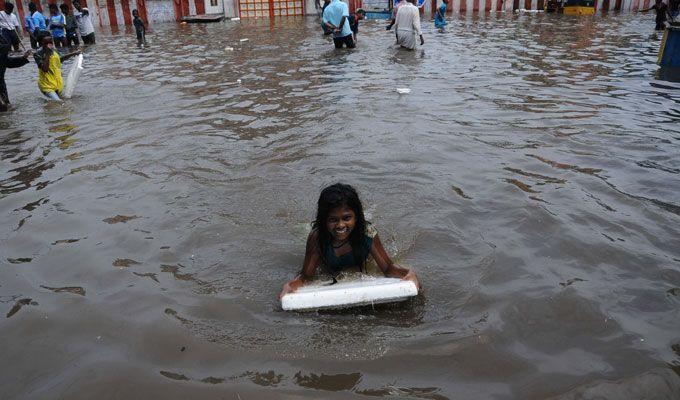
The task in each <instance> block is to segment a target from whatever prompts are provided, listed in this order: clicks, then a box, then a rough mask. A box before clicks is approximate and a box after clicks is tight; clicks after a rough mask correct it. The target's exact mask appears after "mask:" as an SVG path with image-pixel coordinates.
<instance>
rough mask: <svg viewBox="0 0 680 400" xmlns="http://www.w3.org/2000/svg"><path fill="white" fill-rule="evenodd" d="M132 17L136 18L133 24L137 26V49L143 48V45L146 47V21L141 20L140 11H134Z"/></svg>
mask: <svg viewBox="0 0 680 400" xmlns="http://www.w3.org/2000/svg"><path fill="white" fill-rule="evenodd" d="M132 16H133V17H135V18H134V19H133V20H132V24H133V25H134V26H135V33H137V47H142V45H146V27H145V26H144V21H142V19H141V18H139V11H137V10H136V9H135V10H132Z"/></svg>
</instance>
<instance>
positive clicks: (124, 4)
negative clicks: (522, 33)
mask: <svg viewBox="0 0 680 400" xmlns="http://www.w3.org/2000/svg"><path fill="white" fill-rule="evenodd" d="M10 1H12V0H10ZM31 1H32V2H34V3H36V5H37V6H38V10H39V11H41V12H43V13H44V14H45V15H47V14H48V6H49V4H50V3H54V2H58V4H61V3H62V2H63V3H66V4H70V3H71V0H63V1H56V0H15V13H16V14H17V16H18V17H19V18H20V20H21V21H23V19H24V16H25V15H26V13H27V12H28V3H29V2H31ZM320 1H321V2H323V1H322V0H320ZM344 1H347V2H348V3H349V6H350V10H352V11H353V10H355V9H356V8H359V7H362V8H364V9H366V10H367V11H385V10H387V9H389V3H388V1H390V0H344ZM545 1H546V0H450V2H449V7H448V10H447V13H450V14H453V13H463V14H464V13H477V12H497V11H506V12H512V11H514V10H542V9H543V7H544V2H545ZM80 3H81V4H82V5H83V6H86V7H87V8H88V9H89V10H90V13H91V15H92V20H93V23H94V24H95V25H99V26H100V27H103V26H114V27H115V26H122V25H131V24H132V10H133V9H137V10H139V14H140V16H141V18H142V19H143V20H144V21H145V22H147V23H150V24H153V23H157V22H172V21H177V22H179V21H181V20H182V17H185V16H189V15H203V14H218V15H224V16H225V17H227V18H235V17H240V18H277V17H289V16H302V15H307V14H310V15H313V14H316V13H317V10H316V9H315V7H314V0H80ZM440 3H441V0H425V2H424V4H423V7H422V10H423V13H424V14H425V15H432V13H433V12H434V10H435V9H436V7H437V5H438V4H440ZM652 3H653V0H596V2H595V7H596V9H597V10H598V11H635V10H638V9H642V8H647V7H649V6H650V5H651V4H652ZM2 7H4V1H0V9H2Z"/></svg>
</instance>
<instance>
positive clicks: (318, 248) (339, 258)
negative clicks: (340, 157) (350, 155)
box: [280, 183, 420, 297]
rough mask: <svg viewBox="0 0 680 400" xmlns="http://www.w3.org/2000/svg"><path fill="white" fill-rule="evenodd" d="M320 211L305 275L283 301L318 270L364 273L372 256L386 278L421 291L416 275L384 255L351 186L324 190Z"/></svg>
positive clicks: (288, 287)
mask: <svg viewBox="0 0 680 400" xmlns="http://www.w3.org/2000/svg"><path fill="white" fill-rule="evenodd" d="M317 207H318V208H317V212H316V220H315V221H314V223H313V225H312V231H311V232H310V234H309V237H308V238H307V249H306V251H305V260H304V263H303V264H302V271H301V272H300V274H299V275H298V276H297V277H295V279H293V280H292V281H290V282H288V283H286V284H285V285H283V290H282V291H281V295H280V297H283V295H285V294H286V293H291V292H294V291H296V290H297V289H298V288H299V287H300V286H302V285H304V283H305V282H307V281H309V280H311V279H312V278H313V277H314V275H315V273H316V269H317V268H318V267H319V266H325V267H326V268H327V269H328V271H329V272H330V273H331V274H333V275H337V274H339V273H340V272H342V271H344V270H347V269H352V268H358V269H359V271H361V272H365V271H366V259H367V258H368V256H369V255H370V256H371V257H373V260H374V261H375V262H376V264H377V265H378V267H380V270H381V271H382V273H383V274H384V275H385V276H387V277H393V278H401V279H404V280H411V281H413V282H414V283H415V284H416V287H418V289H420V283H419V282H418V278H417V277H416V274H415V273H414V272H413V271H410V270H408V269H407V268H404V267H401V266H399V265H397V264H395V263H393V262H392V260H391V259H390V257H389V256H388V255H387V252H385V249H384V248H383V245H382V242H381V241H380V237H379V236H378V234H377V232H376V230H375V228H373V226H372V225H371V224H370V223H369V222H367V221H366V219H365V217H364V209H363V206H362V205H361V200H359V195H358V194H357V192H356V190H354V188H353V187H352V186H350V185H345V184H342V183H336V184H335V185H332V186H329V187H327V188H325V189H324V190H322V191H321V195H320V196H319V202H318V206H317Z"/></svg>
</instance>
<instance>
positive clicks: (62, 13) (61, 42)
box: [0, 0, 95, 111]
mask: <svg viewBox="0 0 680 400" xmlns="http://www.w3.org/2000/svg"><path fill="white" fill-rule="evenodd" d="M73 8H75V11H73V12H71V8H70V6H69V5H67V4H62V5H61V6H57V5H56V4H54V3H53V4H50V6H49V10H50V15H49V16H48V17H46V16H44V15H43V14H42V13H41V12H39V11H38V7H37V5H36V4H35V3H33V2H31V3H28V11H29V13H28V14H27V15H26V17H25V18H24V28H25V29H26V32H27V33H28V36H29V39H30V42H31V47H32V48H33V49H36V51H35V52H34V53H33V58H34V60H35V63H36V65H37V67H38V88H39V89H40V91H41V92H42V93H43V94H44V95H45V96H46V97H48V98H50V99H55V100H58V99H60V98H61V92H62V90H63V89H64V81H63V78H62V75H61V62H62V61H64V60H66V59H68V58H70V57H73V56H75V55H77V54H80V50H75V51H71V52H69V53H65V52H61V53H60V52H59V51H58V50H57V49H60V48H67V47H77V46H80V41H81V40H82V42H83V43H84V44H94V43H95V35H94V25H93V24H92V20H91V18H90V13H89V12H88V10H87V8H85V7H81V5H80V3H79V2H78V0H75V1H73ZM13 11H14V4H12V3H9V2H6V3H5V9H4V10H3V11H0V29H1V31H0V111H6V110H7V108H8V106H9V96H8V94H7V86H6V84H5V71H6V69H7V68H18V67H21V66H23V65H26V64H27V63H28V62H29V61H28V58H29V57H30V55H31V51H30V50H28V51H26V49H25V48H24V46H23V44H22V43H21V36H22V33H21V27H20V26H19V22H18V20H17V18H16V16H15V15H14V14H13V13H12V12H13ZM12 48H13V49H14V51H15V52H18V51H19V50H20V48H23V49H24V53H23V54H21V55H16V54H10V50H12Z"/></svg>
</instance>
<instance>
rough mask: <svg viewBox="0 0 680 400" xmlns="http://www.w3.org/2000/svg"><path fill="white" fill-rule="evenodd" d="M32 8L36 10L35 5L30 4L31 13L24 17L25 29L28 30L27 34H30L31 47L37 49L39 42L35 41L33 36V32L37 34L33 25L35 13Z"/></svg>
mask: <svg viewBox="0 0 680 400" xmlns="http://www.w3.org/2000/svg"><path fill="white" fill-rule="evenodd" d="M31 6H33V8H35V4H33V3H28V10H29V12H28V13H27V14H26V15H25V16H24V27H25V28H26V32H28V38H29V39H30V40H31V47H32V48H34V49H37V48H38V42H37V41H36V40H35V35H33V32H35V24H34V23H33V17H32V14H33V11H31Z"/></svg>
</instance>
